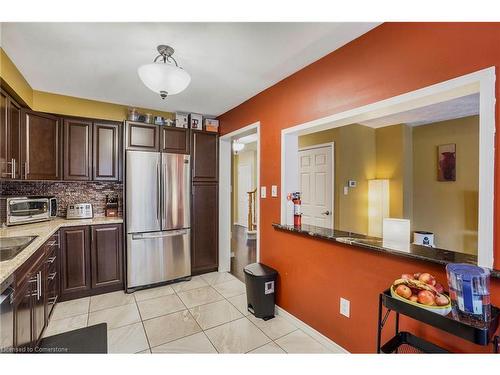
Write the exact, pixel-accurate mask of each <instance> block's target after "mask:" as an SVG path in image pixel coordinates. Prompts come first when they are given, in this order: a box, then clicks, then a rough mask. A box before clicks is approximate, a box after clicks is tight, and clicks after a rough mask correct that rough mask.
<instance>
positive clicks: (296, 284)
mask: <svg viewBox="0 0 500 375" xmlns="http://www.w3.org/2000/svg"><path fill="white" fill-rule="evenodd" d="M499 46H500V23H483V24H475V23H385V24H382V25H381V26H379V27H377V28H376V29H374V30H372V31H370V32H369V33H367V34H365V35H363V36H362V37H360V38H358V39H356V40H354V41H352V42H351V43H349V44H347V45H346V46H344V47H342V48H340V49H338V50H337V51H334V52H332V53H331V54H329V55H327V56H326V57H324V58H322V59H320V60H319V61H317V62H315V63H313V64H311V65H309V66H307V67H305V68H304V69H302V70H300V71H298V72H297V73H295V74H293V75H292V76H290V77H288V78H286V79H284V80H283V81H281V82H279V83H277V84H276V85H274V86H272V87H270V88H269V89H267V90H265V91H263V92H261V93H260V94H258V95H256V96H254V97H253V98H251V99H249V100H248V101H246V102H244V103H242V104H241V105H239V106H238V107H236V108H234V109H232V110H230V111H229V112H227V113H225V114H223V115H221V116H220V117H219V119H220V121H221V131H222V133H223V134H227V133H229V132H231V131H233V130H236V129H238V128H241V127H243V126H246V125H249V124H251V123H254V122H256V121H260V124H261V165H260V168H261V170H260V172H261V184H262V185H265V186H269V185H273V184H279V183H280V180H281V179H280V156H281V151H280V139H281V138H280V137H281V130H282V129H284V128H287V127H291V126H294V125H297V124H301V123H304V122H306V121H310V120H313V119H317V118H321V117H325V116H327V115H331V114H334V113H338V112H341V111H345V110H347V109H352V108H355V107H359V106H362V105H366V104H369V103H373V102H376V101H379V100H382V99H387V98H389V97H392V96H395V95H399V94H403V93H406V92H409V91H413V90H416V89H419V88H422V87H425V86H428V85H432V84H435V83H438V82H442V81H445V80H448V79H451V78H454V77H457V76H461V75H464V74H467V73H471V72H474V71H477V70H480V69H483V68H487V67H490V66H495V67H496V72H497V75H498V74H499V73H500V72H499V69H498V67H499V66H500V47H499ZM499 81H500V77H497V83H496V96H497V98H500V84H499ZM499 108H500V101H497V107H496V124H497V128H498V129H499V130H500V125H499V123H500V115H499V113H500V111H499ZM499 150H500V142H499V140H498V137H497V140H496V155H495V156H494V155H492V156H491V157H496V178H495V197H496V198H495V268H497V269H500V229H499V226H500V220H499V216H500V190H499V189H500V173H499V172H500V163H499V162H498V161H499V156H500V152H499ZM260 203H261V218H260V228H261V260H262V262H264V263H266V264H268V265H270V266H272V267H274V268H276V269H277V270H278V272H279V275H280V276H279V285H278V295H277V302H278V304H279V305H280V306H281V307H283V308H284V309H286V310H287V311H288V312H290V313H292V314H293V315H295V316H297V317H298V318H300V319H302V320H303V321H304V322H306V323H307V324H309V325H310V326H312V327H314V328H315V329H317V330H318V331H320V332H321V333H323V334H324V335H326V336H328V337H329V338H331V339H332V340H334V341H335V342H337V343H338V344H340V345H342V346H343V347H345V348H346V349H347V350H349V351H351V352H356V353H360V352H374V351H375V349H376V332H377V326H376V325H377V324H376V323H377V306H378V294H379V292H380V291H382V290H384V289H385V288H387V287H388V286H389V285H390V283H391V281H392V280H393V279H395V278H396V277H398V276H399V275H400V274H401V273H404V272H414V271H422V270H427V271H430V272H431V273H434V274H435V275H436V276H437V277H438V279H439V280H440V281H442V282H445V281H446V275H445V273H444V267H442V266H439V265H435V264H432V263H427V262H420V261H414V260H407V259H404V258H401V257H395V256H391V255H386V254H382V253H377V252H374V251H370V250H365V249H361V248H354V247H349V246H344V245H340V244H333V243H330V242H327V241H322V240H317V239H311V238H307V237H303V236H300V235H297V234H292V233H288V232H281V231H278V230H274V229H273V228H272V226H271V224H272V223H273V222H279V219H280V203H279V198H270V197H268V198H266V199H262V200H261V202H260ZM341 296H342V297H345V298H347V299H349V300H350V301H351V317H350V318H345V317H343V316H341V315H340V314H339V298H340V297H341ZM492 302H493V303H494V304H495V305H497V306H500V280H498V279H492ZM401 326H402V329H411V330H413V331H414V332H416V333H417V334H420V335H422V336H423V337H427V338H429V339H431V340H433V341H434V342H436V343H438V344H441V345H444V346H446V347H448V348H450V349H452V350H453V351H457V352H471V351H474V352H476V351H477V352H480V351H490V350H491V347H480V346H476V345H473V344H470V343H468V342H466V341H464V340H461V339H458V338H455V337H453V336H451V335H449V334H446V333H443V332H441V331H437V330H435V329H432V328H430V327H427V326H425V325H419V324H415V323H413V322H411V321H410V320H408V319H405V318H403V319H402V322H401ZM385 331H386V337H385V338H386V339H387V338H389V336H388V335H387V333H393V330H392V327H391V326H390V325H389V326H388V327H386V329H385Z"/></svg>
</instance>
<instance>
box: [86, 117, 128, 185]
mask: <svg viewBox="0 0 500 375" xmlns="http://www.w3.org/2000/svg"><path fill="white" fill-rule="evenodd" d="M120 129H121V124H119V123H106V122H94V135H93V139H94V147H93V160H94V165H93V176H92V177H93V179H94V180H96V181H119V180H120V178H121V174H120V168H121V157H122V156H121V155H122V152H121V149H120V141H121V136H120Z"/></svg>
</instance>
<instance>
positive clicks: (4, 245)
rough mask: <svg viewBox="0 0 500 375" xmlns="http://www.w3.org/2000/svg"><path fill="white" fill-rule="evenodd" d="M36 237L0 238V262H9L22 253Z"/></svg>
mask: <svg viewBox="0 0 500 375" xmlns="http://www.w3.org/2000/svg"><path fill="white" fill-rule="evenodd" d="M37 237H38V236H19V237H3V238H0V262H3V261H5V260H10V259H12V258H14V257H15V256H16V255H17V254H19V253H20V252H21V251H23V250H24V249H25V248H26V247H27V246H28V245H29V244H30V243H32V242H33V241H34V240H35V238H37Z"/></svg>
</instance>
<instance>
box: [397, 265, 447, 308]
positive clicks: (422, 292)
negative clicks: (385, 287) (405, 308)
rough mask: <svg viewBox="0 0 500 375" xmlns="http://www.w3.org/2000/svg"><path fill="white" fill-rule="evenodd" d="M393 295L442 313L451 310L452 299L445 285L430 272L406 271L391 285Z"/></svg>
mask: <svg viewBox="0 0 500 375" xmlns="http://www.w3.org/2000/svg"><path fill="white" fill-rule="evenodd" d="M391 295H392V296H393V297H394V298H396V299H399V300H401V301H404V302H406V303H409V304H411V305H414V306H417V307H420V308H422V309H425V310H428V311H432V312H434V313H437V314H440V315H443V316H444V315H448V314H449V313H450V311H451V300H450V297H448V296H447V295H446V294H444V288H443V286H442V285H441V284H440V283H438V282H437V281H436V278H435V277H434V276H432V275H431V274H430V273H427V272H424V273H415V274H413V275H412V274H408V273H405V274H403V275H401V278H400V279H397V280H396V281H394V282H393V283H392V285H391Z"/></svg>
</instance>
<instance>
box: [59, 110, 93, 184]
mask: <svg viewBox="0 0 500 375" xmlns="http://www.w3.org/2000/svg"><path fill="white" fill-rule="evenodd" d="M63 134H64V135H63V139H64V140H63V146H64V153H63V170H64V173H63V179H64V180H75V181H89V180H90V179H92V120H85V119H70V118H65V119H64V126H63Z"/></svg>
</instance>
